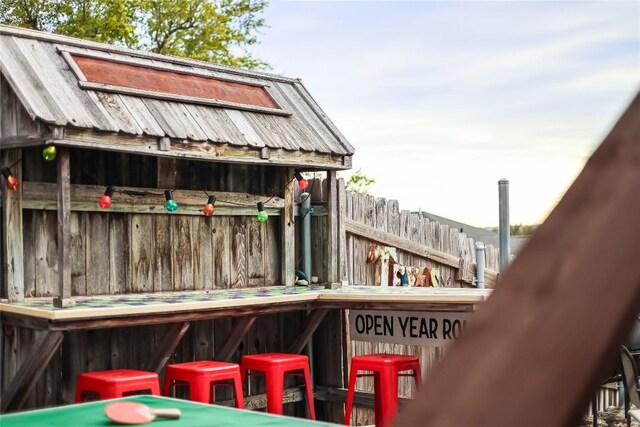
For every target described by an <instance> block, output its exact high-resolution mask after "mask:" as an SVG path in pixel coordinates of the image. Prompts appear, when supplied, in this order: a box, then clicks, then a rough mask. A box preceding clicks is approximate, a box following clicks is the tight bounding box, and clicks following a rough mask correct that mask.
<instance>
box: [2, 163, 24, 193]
mask: <svg viewBox="0 0 640 427" xmlns="http://www.w3.org/2000/svg"><path fill="white" fill-rule="evenodd" d="M1 172H2V176H4V179H5V180H6V181H7V188H8V189H9V190H10V191H18V187H20V182H19V181H18V178H16V177H15V176H14V175H13V174H12V173H11V169H9V168H6V167H5V168H2V171H1Z"/></svg>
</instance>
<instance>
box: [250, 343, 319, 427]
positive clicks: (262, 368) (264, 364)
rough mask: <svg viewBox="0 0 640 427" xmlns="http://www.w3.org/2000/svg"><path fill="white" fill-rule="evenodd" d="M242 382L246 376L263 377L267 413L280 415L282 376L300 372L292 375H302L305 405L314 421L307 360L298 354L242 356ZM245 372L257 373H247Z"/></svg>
mask: <svg viewBox="0 0 640 427" xmlns="http://www.w3.org/2000/svg"><path fill="white" fill-rule="evenodd" d="M240 365H241V369H242V381H243V382H244V379H245V377H246V376H253V375H264V376H265V380H266V382H267V412H268V413H270V414H276V415H282V398H283V395H284V376H285V374H287V373H289V372H291V371H302V374H300V373H297V374H296V373H293V374H292V375H303V376H304V381H305V385H306V387H305V388H306V389H307V404H308V405H309V415H310V416H311V419H312V420H315V419H316V411H315V408H314V404H313V385H312V384H311V376H310V374H309V358H308V357H307V356H305V355H300V354H287V353H263V354H253V355H250V356H242V359H241V361H240ZM247 371H257V372H255V373H247Z"/></svg>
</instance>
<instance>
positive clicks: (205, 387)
mask: <svg viewBox="0 0 640 427" xmlns="http://www.w3.org/2000/svg"><path fill="white" fill-rule="evenodd" d="M189 400H191V401H193V402H200V403H211V401H212V400H213V399H212V396H211V381H208V380H207V381H203V380H199V381H189Z"/></svg>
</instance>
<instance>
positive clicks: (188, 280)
mask: <svg viewBox="0 0 640 427" xmlns="http://www.w3.org/2000/svg"><path fill="white" fill-rule="evenodd" d="M0 52H2V54H1V56H0V69H1V70H2V74H1V77H0V86H1V105H2V110H1V126H0V144H1V148H2V166H3V167H4V166H9V167H11V171H12V173H13V174H14V175H15V176H16V177H17V178H18V179H19V180H20V183H21V185H20V187H19V190H18V191H17V192H12V191H7V189H6V188H5V189H4V190H3V193H2V194H3V210H2V237H3V239H2V242H3V250H2V258H3V259H2V264H3V275H2V286H1V288H2V293H3V295H2V296H3V297H5V298H7V299H8V302H9V303H20V302H21V301H23V300H24V299H25V298H27V299H29V298H34V297H48V298H49V299H53V302H54V304H55V305H56V306H57V307H62V308H65V307H69V308H72V307H73V306H74V304H75V300H76V299H78V298H80V297H84V296H95V295H125V294H131V293H154V292H163V291H180V292H196V291H207V290H214V289H229V288H234V289H236V288H247V287H263V286H276V285H284V286H287V287H291V286H292V285H293V284H294V270H295V268H296V262H295V238H296V235H295V212H294V208H295V204H296V201H295V200H294V184H295V182H294V180H293V177H294V171H295V170H300V171H310V170H314V171H323V172H325V173H326V174H327V175H328V176H329V178H330V179H332V180H333V181H332V182H333V183H334V185H333V186H332V187H330V189H332V190H330V191H335V189H336V188H337V187H336V185H335V177H336V170H340V169H347V168H349V167H350V165H351V156H352V155H353V153H354V150H353V148H352V147H351V146H350V145H349V143H348V142H347V141H346V139H345V138H344V136H342V134H341V133H340V132H339V131H338V130H337V128H336V127H335V126H334V125H333V124H332V123H331V121H330V120H329V119H328V118H327V116H326V115H325V114H324V113H323V112H322V110H321V109H320V107H319V106H318V105H317V104H316V102H315V101H314V100H313V99H312V98H311V96H310V95H309V93H308V92H307V90H306V88H305V87H304V86H303V85H302V83H301V82H300V81H299V80H297V79H289V78H285V77H280V76H275V75H269V74H264V73H257V72H247V71H242V70H237V69H232V68H227V67H220V66H216V65H213V64H209V63H204V62H199V61H194V60H189V59H184V58H174V57H167V56H161V55H154V54H148V53H144V52H138V51H132V50H128V49H123V48H118V47H114V46H108V45H103V44H98V43H93V42H87V41H81V40H77V39H72V38H68V37H61V36H55V35H49V34H44V33H39V32H34V31H28V30H24V29H19V28H13V27H6V26H2V27H0ZM50 145H52V146H54V147H55V148H56V151H57V157H56V159H55V160H54V161H52V162H47V161H45V160H43V158H42V155H41V152H42V150H43V148H44V147H45V146H50ZM109 185H110V186H114V187H115V189H116V193H115V194H114V195H113V204H112V206H111V208H110V209H108V210H103V209H101V208H100V207H99V206H98V204H97V201H98V199H99V198H100V196H102V194H103V193H104V192H105V187H106V186H109ZM165 190H173V197H174V199H175V200H176V201H177V202H178V204H179V208H178V210H177V211H176V212H174V213H170V212H168V211H166V210H165V209H164V208H163V205H164V203H165V197H164V192H165ZM205 192H206V193H208V194H214V195H215V196H216V197H217V202H216V212H215V215H214V216H213V217H205V216H203V215H202V212H201V209H202V206H203V205H204V204H205V203H206V201H207V194H205ZM331 199H333V200H335V199H336V197H335V195H332V196H331ZM258 202H264V203H265V208H266V212H267V213H268V214H269V216H270V218H269V220H268V221H267V222H265V223H260V222H258V221H257V220H256V213H257V210H256V204H257V203H258ZM327 233H329V234H331V235H333V237H330V236H327V237H328V238H325V239H323V241H324V242H328V241H334V242H335V241H336V240H337V237H335V234H336V233H337V230H336V229H335V227H334V228H333V229H331V228H329V229H327ZM321 276H322V277H321V280H322V281H335V280H337V276H336V273H335V271H333V272H332V271H324V272H322V274H321ZM301 308H307V305H306V304H304V302H299V303H298V304H294V305H293V306H287V305H285V304H276V305H275V306H269V307H267V308H266V309H264V310H261V309H259V308H256V309H255V310H253V309H251V310H243V309H227V310H222V311H220V310H218V311H217V312H216V315H215V316H196V317H189V316H188V315H186V314H185V313H181V314H180V315H178V316H174V317H171V318H166V317H162V316H155V317H154V316H153V315H151V316H147V317H144V316H143V317H140V316H137V315H134V316H133V318H129V317H123V318H120V320H119V321H111V320H109V319H102V320H101V317H100V315H99V314H97V315H95V316H94V317H95V319H94V321H93V323H91V325H87V324H76V326H75V327H71V328H62V329H64V330H65V331H66V332H64V333H62V332H61V331H60V330H61V329H60V328H55V327H53V326H52V325H50V324H42V323H40V324H39V323H38V321H37V317H29V316H21V315H19V314H18V315H15V316H14V317H13V318H12V316H11V315H9V314H8V313H7V312H6V310H4V311H3V313H2V314H3V324H4V330H3V332H4V333H3V337H2V338H3V339H2V353H3V357H2V372H3V375H2V377H3V384H2V390H3V405H2V406H3V410H6V409H11V408H14V409H15V408H18V407H21V406H22V405H23V404H24V403H26V404H27V406H43V405H51V404H59V403H62V402H69V401H71V395H72V390H73V387H74V385H73V383H74V381H75V380H74V378H75V377H76V375H77V373H78V372H81V371H87V370H94V369H107V368H116V367H127V366H128V367H134V368H144V367H151V368H153V369H156V370H157V369H159V368H158V367H161V366H162V365H163V364H164V363H166V361H167V360H169V359H170V358H172V357H173V355H174V354H175V353H180V354H181V357H180V359H185V360H189V359H193V358H197V357H200V358H211V357H214V354H215V355H216V357H218V358H222V359H227V358H230V356H231V355H233V354H235V353H236V352H238V351H241V350H244V351H247V352H248V351H253V352H255V351H266V350H268V349H271V350H277V349H279V350H284V348H282V347H283V345H288V343H289V342H291V341H293V340H294V337H296V336H297V335H298V333H299V332H303V329H304V328H303V325H304V322H303V319H304V311H302V312H301V311H299V309H301ZM98 311H99V310H98ZM278 312H291V313H290V314H283V315H279V314H273V315H267V316H262V317H261V318H260V319H259V320H258V321H257V322H256V316H257V315H259V314H266V313H278ZM199 313H200V314H202V313H201V312H199ZM138 314H140V313H138ZM229 315H234V316H243V315H244V316H243V317H238V318H237V320H236V321H235V322H233V321H232V320H231V318H229V317H228V316H229ZM220 316H224V317H225V318H224V319H222V320H219V321H217V322H213V321H211V320H209V319H212V318H213V317H220ZM194 319H195V320H199V321H198V322H196V323H195V324H194V327H190V325H191V323H189V321H190V320H194ZM314 319H317V316H316V317H313V316H312V317H311V320H314ZM45 323H46V322H45ZM313 323H315V324H316V327H317V323H318V322H317V320H314V322H313ZM53 324H55V322H54V323H53ZM152 324H155V325H160V326H155V327H154V326H144V327H142V328H127V326H134V325H152ZM285 324H286V325H289V326H288V327H287V328H283V327H282V325H285ZM313 330H315V327H314V328H313ZM267 331H275V332H274V333H275V335H273V336H270V335H269V333H267ZM311 332H312V331H311ZM183 336H184V337H185V338H188V339H181V338H183ZM308 336H310V334H308V335H307V340H308ZM214 337H215V339H214ZM63 338H64V340H63ZM303 341H304V340H303ZM61 343H62V346H61ZM283 343H286V344H283ZM180 346H183V348H180ZM296 347H297V348H301V345H300V344H298V345H297V346H296ZM302 347H303V345H302ZM239 348H240V349H241V350H238V349H239ZM40 376H42V379H41V380H40V381H39V382H38V381H37V380H38V378H39V377H40ZM255 384H257V383H255ZM36 385H37V386H36ZM25 401H26V402H25Z"/></svg>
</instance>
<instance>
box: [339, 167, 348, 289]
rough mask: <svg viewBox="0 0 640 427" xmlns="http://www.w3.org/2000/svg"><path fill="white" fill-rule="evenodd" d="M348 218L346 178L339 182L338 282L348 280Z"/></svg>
mask: <svg viewBox="0 0 640 427" xmlns="http://www.w3.org/2000/svg"><path fill="white" fill-rule="evenodd" d="M346 217H347V190H346V188H345V184H344V178H340V179H339V180H338V247H339V251H340V252H339V254H340V256H339V259H338V281H340V282H342V281H345V280H347V229H346V227H345V225H344V221H343V219H344V218H346Z"/></svg>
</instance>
